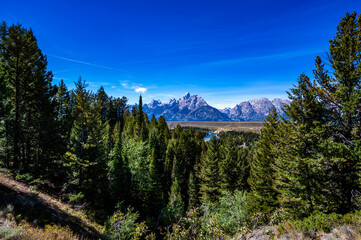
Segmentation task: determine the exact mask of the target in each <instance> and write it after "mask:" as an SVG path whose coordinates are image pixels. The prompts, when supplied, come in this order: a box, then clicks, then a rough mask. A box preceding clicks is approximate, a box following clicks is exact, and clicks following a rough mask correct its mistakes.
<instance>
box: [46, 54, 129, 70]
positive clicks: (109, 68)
mask: <svg viewBox="0 0 361 240" xmlns="http://www.w3.org/2000/svg"><path fill="white" fill-rule="evenodd" d="M46 55H47V56H50V57H54V58H58V59H61V60H65V61H69V62H75V63H80V64H84V65H88V66H92V67H98V68H103V69H108V70H113V71H118V72H124V73H132V72H129V71H125V70H122V69H118V68H112V67H107V66H103V65H99V64H94V63H91V62H85V61H80V60H77V59H72V58H66V57H61V56H56V55H53V54H46Z"/></svg>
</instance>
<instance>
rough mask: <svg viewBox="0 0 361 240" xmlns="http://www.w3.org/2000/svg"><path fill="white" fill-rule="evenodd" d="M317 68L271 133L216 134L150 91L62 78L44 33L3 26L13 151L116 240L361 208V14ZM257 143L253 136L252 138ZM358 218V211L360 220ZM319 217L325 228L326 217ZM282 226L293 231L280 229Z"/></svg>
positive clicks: (5, 124) (293, 93)
mask: <svg viewBox="0 0 361 240" xmlns="http://www.w3.org/2000/svg"><path fill="white" fill-rule="evenodd" d="M313 74H314V76H313V79H310V77H308V76H306V75H305V74H301V75H300V76H299V78H298V81H297V84H295V85H294V87H293V88H292V89H290V91H289V92H288V94H289V99H290V100H291V101H292V102H291V103H290V105H287V106H285V107H284V108H285V113H286V115H287V117H286V118H282V117H281V116H279V115H278V114H277V112H276V110H275V109H272V110H271V112H270V114H269V116H268V117H267V119H266V121H265V122H264V128H263V129H262V131H261V134H260V135H259V136H258V134H255V133H236V132H223V133H221V134H220V135H219V136H220V139H219V140H217V139H216V138H213V139H212V140H211V141H210V142H209V143H205V142H204V140H203V133H202V131H199V130H194V129H192V128H188V129H182V128H181V127H180V126H177V127H176V128H175V129H173V130H170V129H169V128H168V126H167V123H166V121H165V119H164V118H163V117H159V119H156V118H155V117H154V116H152V117H151V118H149V116H147V115H146V114H145V113H144V112H143V110H142V97H141V96H140V98H139V103H138V104H137V105H136V106H133V107H132V109H131V110H129V105H128V104H127V98H126V97H122V98H114V97H111V96H108V95H107V94H106V92H105V91H104V89H103V88H102V87H101V88H100V89H99V90H98V91H97V92H92V91H90V90H88V89H87V84H86V81H84V80H83V79H82V78H79V79H78V81H76V83H75V88H74V89H73V90H69V89H68V88H67V86H66V85H65V84H64V82H63V81H60V83H59V84H57V85H54V84H53V83H52V73H51V72H50V71H49V70H48V69H47V59H46V56H45V55H44V54H43V53H42V52H41V50H40V49H39V47H38V45H37V40H36V37H35V36H34V33H33V31H32V30H31V29H30V30H29V29H26V28H24V27H22V26H21V25H19V24H16V25H12V26H7V25H6V23H5V22H4V23H2V24H1V28H0V100H1V101H0V162H1V166H2V169H3V170H4V169H7V170H8V171H10V172H11V173H12V174H13V176H15V177H16V178H17V179H20V180H23V181H26V182H27V183H28V184H33V185H35V186H37V188H39V189H41V190H42V191H47V192H52V193H56V194H57V196H58V197H59V198H61V199H62V200H63V201H66V202H69V203H71V204H72V205H74V206H76V207H77V208H79V209H83V210H84V211H86V213H87V214H88V215H89V216H91V217H92V218H93V219H94V221H97V222H98V223H99V224H102V225H105V226H106V228H105V232H104V238H110V239H143V238H144V239H145V238H147V239H155V238H158V239H161V238H166V239H226V238H229V237H232V236H237V235H238V234H240V235H239V236H243V237H244V238H246V236H247V234H248V233H250V232H252V230H254V229H256V228H257V227H259V226H262V225H278V226H279V229H283V230H282V231H283V232H284V231H289V230H290V229H288V230H287V226H291V229H292V228H296V229H300V230H301V231H303V232H304V233H305V234H308V235H309V236H310V237H313V236H314V235H315V234H316V231H318V230H323V231H327V230H328V231H330V228H331V227H332V226H331V225H330V222H331V221H330V219H332V222H333V223H335V222H336V223H355V224H356V223H357V224H359V225H358V226H360V223H361V222H360V216H361V213H360V212H359V211H358V210H359V209H360V208H361V192H360V191H361V189H360V187H361V183H360V180H361V178H360V177H361V176H360V173H361V171H360V157H361V112H360V110H361V108H360V106H361V86H360V84H361V81H360V80H361V15H358V16H357V14H356V13H351V14H349V13H347V14H346V16H345V17H344V18H343V19H342V20H341V22H340V24H339V26H338V27H337V33H336V36H335V37H334V38H333V39H331V40H330V48H329V52H328V53H327V54H326V55H325V56H324V58H321V57H317V58H316V61H315V70H314V72H313ZM243 143H245V144H243ZM349 219H351V220H349ZM312 227H314V228H312ZM359 231H360V230H359ZM278 232H281V230H279V231H278Z"/></svg>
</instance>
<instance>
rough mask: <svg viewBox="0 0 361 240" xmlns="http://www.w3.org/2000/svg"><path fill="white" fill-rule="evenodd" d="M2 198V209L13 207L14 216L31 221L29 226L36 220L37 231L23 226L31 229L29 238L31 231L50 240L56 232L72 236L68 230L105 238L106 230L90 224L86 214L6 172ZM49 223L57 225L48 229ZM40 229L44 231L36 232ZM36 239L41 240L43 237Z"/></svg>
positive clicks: (0, 191)
mask: <svg viewBox="0 0 361 240" xmlns="http://www.w3.org/2000/svg"><path fill="white" fill-rule="evenodd" d="M0 196H1V198H0V207H2V208H4V207H5V206H7V205H8V204H11V205H13V206H14V210H13V215H14V216H21V218H20V220H21V219H27V221H28V223H29V220H30V223H33V222H34V219H35V221H36V222H37V224H36V225H34V227H31V228H30V227H29V226H30V225H26V224H25V223H23V226H25V229H24V230H25V231H26V229H27V228H28V229H30V230H29V231H30V232H29V233H28V234H32V233H31V231H34V233H33V234H39V236H40V235H42V234H43V235H44V236H46V234H51V231H55V232H56V231H57V230H59V231H60V232H62V233H64V234H65V235H66V234H68V235H69V234H72V233H71V232H70V231H68V229H71V230H72V231H73V232H75V233H79V235H81V236H84V237H86V238H90V239H98V238H99V237H100V236H101V235H102V234H103V230H104V229H103V227H102V226H100V225H98V224H96V223H94V221H92V220H90V219H89V218H88V217H87V216H86V214H85V213H84V212H81V211H76V210H74V209H72V207H71V206H70V205H69V204H65V203H62V202H61V201H59V200H57V199H56V198H54V197H52V196H49V195H48V194H45V193H42V192H40V191H36V190H33V189H31V188H29V187H28V186H26V185H25V184H24V183H21V182H18V181H15V180H14V179H12V178H11V177H10V176H9V175H7V174H5V173H2V172H0ZM48 223H53V224H55V225H48ZM47 225H48V226H47ZM36 226H39V227H40V228H36ZM44 226H45V228H44ZM60 226H63V227H60ZM67 226H68V227H67ZM42 229H43V230H42ZM64 234H62V235H64ZM69 236H70V235H69ZM34 239H41V237H39V238H34ZM43 239H48V238H43ZM49 239H56V238H49ZM59 239H61V238H59ZM68 239H72V238H68Z"/></svg>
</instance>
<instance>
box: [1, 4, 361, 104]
mask: <svg viewBox="0 0 361 240" xmlns="http://www.w3.org/2000/svg"><path fill="white" fill-rule="evenodd" d="M0 5H1V7H0V19H1V18H2V19H3V20H5V21H6V22H7V23H8V24H11V23H17V22H20V23H21V24H23V25H24V26H25V27H31V28H32V29H33V31H34V33H35V35H36V36H37V39H38V43H39V46H40V48H41V49H42V51H43V53H44V54H46V55H47V56H48V68H49V70H51V71H53V74H54V83H57V82H59V80H60V79H64V81H65V83H66V84H67V85H68V86H69V87H70V88H73V87H74V81H76V80H77V79H78V78H79V76H81V77H82V78H83V79H85V80H86V81H87V82H88V84H89V88H90V89H91V90H94V91H96V90H97V89H98V88H99V87H100V86H101V85H102V86H104V88H105V89H106V91H107V92H108V93H109V95H112V96H115V97H118V96H126V97H127V98H128V99H129V103H134V102H136V101H137V100H138V98H139V94H142V96H143V99H144V102H149V101H151V99H160V100H162V101H168V100H169V99H170V98H171V97H175V98H179V97H181V96H182V95H183V94H184V93H185V92H188V91H189V92H190V93H191V94H198V95H200V96H202V97H203V98H204V99H205V100H206V101H207V102H208V103H209V104H211V105H212V106H215V107H218V108H223V107H233V106H234V105H236V104H238V103H240V102H241V101H245V100H250V99H255V98H260V97H268V98H270V99H273V98H275V97H280V98H287V94H286V91H287V90H288V89H289V88H290V87H291V86H292V84H294V83H295V82H296V81H297V77H298V76H299V75H300V74H301V73H306V74H308V75H310V76H312V69H313V67H314V59H315V57H316V56H317V55H324V53H325V52H326V51H327V49H328V46H329V43H328V41H329V40H330V39H331V38H332V37H333V36H334V35H335V33H336V26H337V25H338V23H339V21H340V20H341V18H342V17H344V16H345V13H346V12H347V11H349V12H353V11H356V12H358V13H361V1H360V0H321V1H319V0H313V1H307V0H306V1H264V0H253V1H240V0H238V1H227V0H222V1H220V0H219V1H211V0H207V1H203V0H192V1H188V0H164V1H163V0H162V1H158V0H152V1H150V0H144V1H138V0H129V1H122V0H120V1H107V0H103V1H66V0H64V1H6V2H2V3H1V4H0Z"/></svg>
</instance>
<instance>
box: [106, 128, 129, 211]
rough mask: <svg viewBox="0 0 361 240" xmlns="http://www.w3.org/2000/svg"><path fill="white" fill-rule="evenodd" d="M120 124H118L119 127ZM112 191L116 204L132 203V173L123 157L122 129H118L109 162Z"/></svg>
mask: <svg viewBox="0 0 361 240" xmlns="http://www.w3.org/2000/svg"><path fill="white" fill-rule="evenodd" d="M119 127H120V126H119V125H118V128H119ZM108 168H109V179H110V180H109V184H110V193H111V196H112V199H113V201H114V204H116V203H120V202H123V204H124V205H127V204H130V203H131V202H130V200H131V197H130V194H131V174H130V169H129V166H128V162H127V161H126V160H125V159H123V157H122V140H121V131H120V129H118V131H117V137H116V141H115V144H114V148H113V151H112V156H111V160H110V161H109V163H108Z"/></svg>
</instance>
